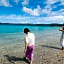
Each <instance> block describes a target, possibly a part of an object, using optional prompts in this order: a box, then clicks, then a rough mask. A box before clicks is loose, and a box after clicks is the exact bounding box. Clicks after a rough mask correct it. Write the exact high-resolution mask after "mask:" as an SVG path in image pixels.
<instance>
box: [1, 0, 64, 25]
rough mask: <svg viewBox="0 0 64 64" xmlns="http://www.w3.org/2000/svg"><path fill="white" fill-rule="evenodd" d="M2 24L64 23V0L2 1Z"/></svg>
mask: <svg viewBox="0 0 64 64" xmlns="http://www.w3.org/2000/svg"><path fill="white" fill-rule="evenodd" d="M0 22H1V23H22V24H25V23H28V24H51V23H59V24H63V23H64V0H0Z"/></svg>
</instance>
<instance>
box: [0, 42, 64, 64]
mask: <svg viewBox="0 0 64 64" xmlns="http://www.w3.org/2000/svg"><path fill="white" fill-rule="evenodd" d="M21 47H22V48H21ZM60 48H61V46H59V45H57V44H52V43H49V44H48V43H37V44H36V46H35V51H34V61H33V64H64V51H62V50H60ZM0 64H29V62H28V61H27V60H25V58H24V44H23V43H22V44H17V45H13V47H12V48H11V46H10V49H9V50H6V51H4V52H1V51H0Z"/></svg>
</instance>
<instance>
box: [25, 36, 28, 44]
mask: <svg viewBox="0 0 64 64" xmlns="http://www.w3.org/2000/svg"><path fill="white" fill-rule="evenodd" d="M25 41H26V43H27V44H28V43H29V42H28V37H27V36H26V37H25Z"/></svg>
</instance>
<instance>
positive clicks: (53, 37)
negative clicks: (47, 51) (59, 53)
mask: <svg viewBox="0 0 64 64" xmlns="http://www.w3.org/2000/svg"><path fill="white" fill-rule="evenodd" d="M24 28H29V29H30V31H31V32H33V33H34V34H35V37H36V43H50V44H56V43H58V42H59V39H60V36H61V32H59V30H58V29H59V28H60V27H50V26H25V25H24V26H22V25H0V51H4V50H9V49H10V48H12V49H13V48H14V47H15V46H16V48H22V47H24V45H22V44H24V37H25V34H24V32H23V30H24ZM58 45H59V43H58Z"/></svg>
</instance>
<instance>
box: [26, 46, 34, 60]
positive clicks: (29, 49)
mask: <svg viewBox="0 0 64 64" xmlns="http://www.w3.org/2000/svg"><path fill="white" fill-rule="evenodd" d="M33 52H34V45H32V46H28V47H27V50H26V58H27V59H28V60H30V61H33Z"/></svg>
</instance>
